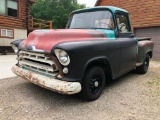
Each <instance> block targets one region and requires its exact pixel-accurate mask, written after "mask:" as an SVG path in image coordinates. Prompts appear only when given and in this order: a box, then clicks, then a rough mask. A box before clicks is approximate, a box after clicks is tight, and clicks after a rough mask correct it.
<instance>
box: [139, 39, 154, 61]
mask: <svg viewBox="0 0 160 120" xmlns="http://www.w3.org/2000/svg"><path fill="white" fill-rule="evenodd" d="M153 48H154V42H153V41H147V40H144V41H139V42H138V55H137V63H143V61H144V59H145V55H146V54H147V53H149V55H150V57H151V58H152V53H153Z"/></svg>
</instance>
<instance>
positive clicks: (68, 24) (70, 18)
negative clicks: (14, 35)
mask: <svg viewBox="0 0 160 120" xmlns="http://www.w3.org/2000/svg"><path fill="white" fill-rule="evenodd" d="M94 11H95V12H96V11H108V12H110V13H111V15H112V19H113V24H114V28H113V29H108V28H94V27H92V28H70V25H71V22H72V19H73V16H74V15H75V14H80V13H88V12H94ZM66 29H105V30H116V29H117V28H116V23H115V16H114V14H113V12H112V11H111V10H110V9H108V8H105V9H104V8H103V9H91V10H86V11H80V12H76V11H75V12H72V13H71V14H70V16H69V20H68V22H67V25H66Z"/></svg>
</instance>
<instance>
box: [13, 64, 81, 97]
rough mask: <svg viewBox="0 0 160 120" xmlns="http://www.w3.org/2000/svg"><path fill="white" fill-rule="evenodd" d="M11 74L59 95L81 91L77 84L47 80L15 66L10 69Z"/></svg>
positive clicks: (52, 79) (79, 85) (53, 79)
mask: <svg viewBox="0 0 160 120" xmlns="http://www.w3.org/2000/svg"><path fill="white" fill-rule="evenodd" d="M12 71H13V73H15V74H16V75H18V76H20V77H22V78H24V79H26V80H28V81H29V82H31V83H34V84H36V85H38V86H41V87H44V88H46V89H49V90H52V91H55V92H58V93H61V94H75V93H79V92H80V91H81V84H80V83H79V82H67V81H61V80H57V79H55V78H49V77H46V76H43V75H41V74H38V73H34V72H32V71H29V70H25V69H23V68H21V67H18V66H17V65H14V66H13V67H12Z"/></svg>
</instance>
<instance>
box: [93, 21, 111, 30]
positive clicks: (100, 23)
mask: <svg viewBox="0 0 160 120" xmlns="http://www.w3.org/2000/svg"><path fill="white" fill-rule="evenodd" d="M103 24H104V25H107V26H108V27H109V28H110V29H112V27H111V26H110V25H109V24H107V23H103V22H99V23H97V24H96V25H95V27H96V28H97V26H98V25H99V26H101V25H103ZM101 28H103V27H101Z"/></svg>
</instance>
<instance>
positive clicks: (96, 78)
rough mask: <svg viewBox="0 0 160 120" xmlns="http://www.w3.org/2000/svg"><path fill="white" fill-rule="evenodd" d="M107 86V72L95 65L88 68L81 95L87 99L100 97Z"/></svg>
mask: <svg viewBox="0 0 160 120" xmlns="http://www.w3.org/2000/svg"><path fill="white" fill-rule="evenodd" d="M104 86H105V73H104V70H103V69H102V68H101V67H98V66H95V67H91V68H90V69H88V70H87V71H86V73H85V76H84V79H83V82H82V91H81V95H82V97H83V99H85V100H87V101H93V100H96V99H97V98H99V96H100V95H101V93H102V91H103V88H104Z"/></svg>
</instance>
